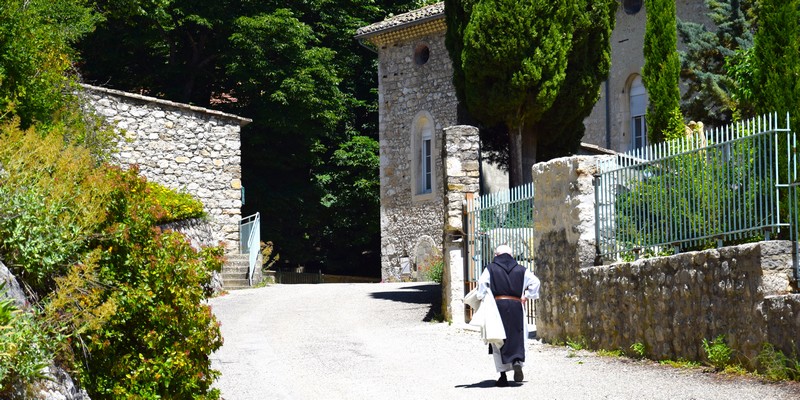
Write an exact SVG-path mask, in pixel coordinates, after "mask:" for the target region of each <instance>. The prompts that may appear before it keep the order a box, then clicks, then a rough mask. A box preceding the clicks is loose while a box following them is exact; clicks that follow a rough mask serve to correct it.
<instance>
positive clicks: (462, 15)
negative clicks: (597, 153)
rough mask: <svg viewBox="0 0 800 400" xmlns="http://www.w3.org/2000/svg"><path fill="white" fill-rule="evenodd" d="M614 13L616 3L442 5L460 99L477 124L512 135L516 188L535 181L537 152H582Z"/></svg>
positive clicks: (534, 0) (495, 0)
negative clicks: (532, 166)
mask: <svg viewBox="0 0 800 400" xmlns="http://www.w3.org/2000/svg"><path fill="white" fill-rule="evenodd" d="M615 7H616V3H615V2H613V1H602V2H587V1H577V2H575V1H556V2H552V1H538V0H526V1H508V0H483V1H447V2H446V3H445V14H446V18H447V25H448V32H447V37H446V45H447V47H448V51H449V53H450V57H451V59H452V60H453V65H454V74H453V75H454V78H453V81H454V84H455V86H456V93H457V95H458V98H459V101H460V102H461V103H462V104H463V105H464V107H465V109H466V111H467V112H468V113H469V115H470V116H471V117H473V118H475V119H476V120H477V121H478V122H479V123H480V124H482V125H483V126H486V127H496V126H498V125H502V126H504V127H505V128H506V129H507V131H508V134H509V151H510V166H509V175H510V176H509V181H510V184H511V185H518V184H521V183H523V181H525V180H529V179H530V178H529V175H528V172H527V171H525V170H526V169H527V168H528V167H529V166H530V164H533V163H534V162H535V161H536V159H537V153H539V152H540V151H541V154H542V155H543V156H544V157H553V156H555V155H558V154H569V153H570V152H574V151H575V150H577V147H578V144H579V143H580V138H581V137H582V133H583V129H581V128H578V126H582V120H583V118H584V117H585V116H587V115H588V113H589V112H591V108H592V106H593V105H594V102H595V101H596V100H597V97H598V95H599V83H600V82H601V81H602V80H603V79H605V77H606V75H607V74H608V68H609V66H610V58H609V55H608V53H609V50H610V47H609V44H608V37H609V36H610V34H611V30H612V29H613V24H614V22H613V16H614V11H615V9H616V8H615ZM576 96H577V97H576ZM556 105H557V106H556ZM568 113H569V114H572V115H566V114H568ZM540 145H541V147H542V149H541V150H539V146H540Z"/></svg>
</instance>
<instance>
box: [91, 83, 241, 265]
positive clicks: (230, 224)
mask: <svg viewBox="0 0 800 400" xmlns="http://www.w3.org/2000/svg"><path fill="white" fill-rule="evenodd" d="M83 87H84V89H85V97H86V100H87V102H86V103H87V105H88V106H89V107H91V108H92V109H93V110H94V112H95V113H96V114H98V115H100V116H102V117H103V118H105V119H106V120H107V121H109V122H110V123H111V124H113V125H114V126H115V128H116V129H118V130H119V132H120V133H121V138H120V141H119V143H118V152H117V153H115V154H114V160H113V161H114V162H115V163H117V164H119V165H122V166H129V165H133V164H136V165H138V166H139V171H140V174H142V175H143V176H145V177H146V178H147V179H148V180H149V181H153V182H158V183H160V184H162V185H164V186H167V187H169V188H171V189H174V190H177V191H180V192H186V193H189V194H191V195H193V196H194V197H195V198H197V199H198V200H200V201H201V202H202V203H203V205H204V207H205V211H206V213H207V214H208V216H209V221H208V222H209V225H210V229H206V230H205V231H206V232H207V233H204V234H203V235H204V236H208V235H212V236H213V237H210V238H206V239H204V241H205V242H206V244H209V243H219V242H220V241H221V242H223V243H224V244H225V247H226V249H227V251H228V252H232V251H235V250H238V246H239V220H240V219H241V207H242V181H241V179H242V169H241V150H240V147H241V141H240V138H239V133H240V128H241V126H243V125H245V124H247V123H249V122H250V120H249V119H245V118H241V117H238V116H235V115H231V114H226V113H223V112H219V111H215V110H209V109H205V108H202V107H196V106H192V105H188V104H181V103H175V102H172V101H167V100H161V99H156V98H153V97H147V96H141V95H138V94H134V93H127V92H122V91H119V90H113V89H107V88H101V87H97V86H91V85H83Z"/></svg>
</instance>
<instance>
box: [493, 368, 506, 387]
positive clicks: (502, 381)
mask: <svg viewBox="0 0 800 400" xmlns="http://www.w3.org/2000/svg"><path fill="white" fill-rule="evenodd" d="M495 386H497V387H506V386H508V378H507V377H506V373H505V372H501V373H500V379H498V380H497V382H495Z"/></svg>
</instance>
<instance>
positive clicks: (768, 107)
mask: <svg viewBox="0 0 800 400" xmlns="http://www.w3.org/2000/svg"><path fill="white" fill-rule="evenodd" d="M754 42H755V43H754V45H753V53H752V81H751V82H750V84H751V87H750V91H751V93H752V100H753V104H754V105H755V111H756V112H757V113H772V112H778V113H786V112H790V113H792V114H793V117H792V125H793V126H797V125H796V122H797V121H800V118H798V117H800V115H798V114H800V0H783V1H780V0H761V1H760V2H759V9H758V30H757V31H756V34H755V38H754Z"/></svg>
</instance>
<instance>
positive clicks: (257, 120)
mask: <svg viewBox="0 0 800 400" xmlns="http://www.w3.org/2000/svg"><path fill="white" fill-rule="evenodd" d="M95 2H96V4H97V7H98V9H99V10H101V11H102V12H104V15H105V16H106V19H107V22H106V23H104V24H102V25H101V26H100V27H99V28H98V30H97V31H96V32H95V34H93V35H91V37H90V38H88V39H87V40H84V41H82V42H81V46H80V49H81V53H82V54H83V56H84V64H83V65H82V66H81V72H82V73H83V76H84V78H85V79H86V80H88V81H91V82H94V83H98V84H101V85H106V86H112V87H115V88H118V89H122V90H128V91H135V92H142V93H145V94H150V95H154V96H158V97H165V98H168V99H172V100H175V101H182V102H190V103H193V104H196V105H200V106H206V107H212V108H217V109H221V110H223V111H228V112H232V113H235V114H238V115H241V116H244V117H248V118H252V119H253V120H254V122H253V123H251V124H249V125H247V126H245V127H243V129H242V166H243V171H242V175H243V176H242V181H243V184H244V186H245V204H244V206H243V207H242V211H243V213H245V214H250V213H253V212H256V211H259V212H261V215H262V221H263V222H262V225H261V226H262V237H263V238H264V239H265V240H271V241H272V242H273V243H274V245H275V251H276V252H277V253H279V254H280V256H281V263H286V264H290V265H300V264H302V265H305V266H307V267H309V268H312V269H316V268H322V269H324V270H337V271H339V272H347V273H351V274H357V275H377V274H379V273H380V271H379V268H377V265H378V262H377V258H376V257H377V255H378V253H379V244H380V236H379V234H378V232H379V215H378V210H379V206H378V204H377V202H375V201H374V198H376V196H377V193H378V192H377V184H378V171H377V168H374V167H370V168H369V169H368V170H367V171H369V172H368V173H366V174H364V173H362V171H361V170H355V169H359V168H366V167H365V165H367V164H369V162H367V161H366V160H367V159H369V157H366V155H365V154H363V153H362V152H363V151H367V150H368V151H375V152H376V154H375V156H376V157H377V150H376V148H377V141H376V140H377V136H378V135H377V122H378V121H377V92H376V88H377V77H376V74H375V73H374V71H375V59H374V54H373V53H371V52H370V51H369V50H368V49H365V48H363V47H361V46H360V45H359V44H358V42H357V41H355V40H353V35H354V34H355V31H356V29H357V28H359V27H361V26H365V25H368V24H370V23H372V22H375V21H377V20H380V19H381V18H383V17H385V16H386V15H387V14H388V13H390V12H402V11H406V10H408V9H409V8H410V7H411V4H412V3H413V0H400V1H389V0H384V1H378V2H373V1H371V0H310V1H302V2H285V1H278V0H266V1H259V2H254V1H250V0H218V1H213V2H212V1H208V0H202V1H195V0H192V1H190V0H161V1H157V2H154V1H149V0H96V1H95ZM353 159H358V160H360V161H358V162H351V161H352V160H353ZM362 161H364V162H362ZM365 163H366V164H365ZM366 178H371V179H372V183H373V184H370V185H363V184H361V183H359V182H361V180H362V179H366ZM364 191H374V193H372V194H367V193H364ZM345 201H348V202H352V203H351V204H349V210H350V212H351V213H354V212H355V210H358V211H359V212H360V213H361V217H360V218H358V217H356V216H355V215H353V216H349V215H345V214H344V213H345V211H346V208H345V207H344V204H343V202H345ZM370 257H371V258H370Z"/></svg>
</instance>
